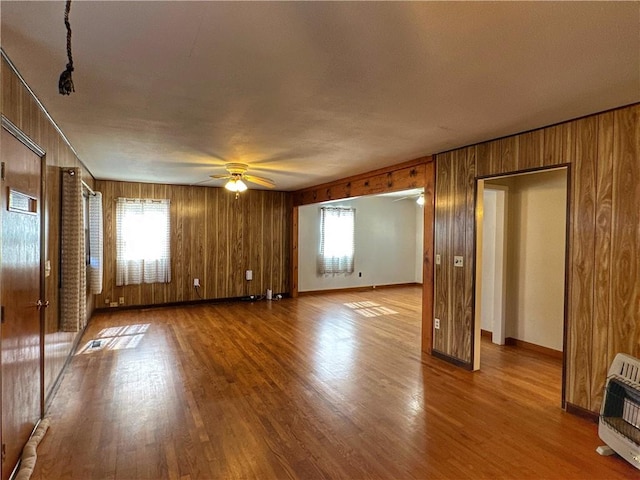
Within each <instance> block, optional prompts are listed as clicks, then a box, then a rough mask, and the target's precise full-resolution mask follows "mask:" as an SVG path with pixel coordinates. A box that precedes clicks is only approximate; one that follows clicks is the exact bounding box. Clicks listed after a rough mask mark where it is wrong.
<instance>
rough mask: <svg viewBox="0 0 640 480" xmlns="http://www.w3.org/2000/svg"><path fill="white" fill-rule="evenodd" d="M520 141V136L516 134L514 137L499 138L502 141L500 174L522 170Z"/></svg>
mask: <svg viewBox="0 0 640 480" xmlns="http://www.w3.org/2000/svg"><path fill="white" fill-rule="evenodd" d="M519 141H520V136H518V135H515V136H513V137H505V138H501V139H500V140H499V142H500V171H499V172H496V173H499V174H503V173H513V172H518V171H520V170H521V168H520V167H519V165H518V164H519V163H520V157H519V150H518V146H519Z"/></svg>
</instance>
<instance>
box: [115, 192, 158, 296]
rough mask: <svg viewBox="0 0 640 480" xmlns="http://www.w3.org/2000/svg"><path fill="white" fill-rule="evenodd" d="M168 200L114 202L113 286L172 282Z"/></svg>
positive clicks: (129, 199) (121, 199)
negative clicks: (114, 275) (115, 242)
mask: <svg viewBox="0 0 640 480" xmlns="http://www.w3.org/2000/svg"><path fill="white" fill-rule="evenodd" d="M169 210H170V204H169V200H151V199H139V198H136V199H132V198H118V199H117V200H116V235H117V245H116V285H136V284H140V283H169V282H170V281H171V258H170V251H171V248H170V236H171V229H170V222H169Z"/></svg>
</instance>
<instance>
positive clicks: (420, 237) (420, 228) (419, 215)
mask: <svg viewBox="0 0 640 480" xmlns="http://www.w3.org/2000/svg"><path fill="white" fill-rule="evenodd" d="M415 210H416V259H415V267H416V273H415V282H416V283H422V253H423V252H422V245H423V241H424V207H421V206H420V205H418V204H417V203H416V204H415Z"/></svg>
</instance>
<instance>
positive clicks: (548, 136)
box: [542, 124, 570, 167]
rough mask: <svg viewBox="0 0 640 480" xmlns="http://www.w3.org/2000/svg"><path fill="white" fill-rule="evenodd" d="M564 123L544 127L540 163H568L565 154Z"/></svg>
mask: <svg viewBox="0 0 640 480" xmlns="http://www.w3.org/2000/svg"><path fill="white" fill-rule="evenodd" d="M565 130H566V124H561V125H555V126H553V127H548V128H545V129H544V145H543V149H542V165H543V166H544V167H551V166H554V165H562V164H564V163H569V161H570V160H569V159H568V158H567V157H566V155H565V151H566V149H565V141H566V136H565Z"/></svg>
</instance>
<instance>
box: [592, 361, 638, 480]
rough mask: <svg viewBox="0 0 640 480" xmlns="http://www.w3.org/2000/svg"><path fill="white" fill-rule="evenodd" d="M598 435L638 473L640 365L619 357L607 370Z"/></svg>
mask: <svg viewBox="0 0 640 480" xmlns="http://www.w3.org/2000/svg"><path fill="white" fill-rule="evenodd" d="M598 435H599V436H600V438H601V439H602V440H604V441H605V443H606V444H607V445H608V446H609V447H611V449H612V450H613V451H615V452H616V453H617V454H618V455H620V456H621V457H623V458H624V459H625V460H627V461H628V462H629V463H631V464H632V465H633V466H635V467H636V468H638V469H640V361H639V360H638V359H636V358H633V357H630V356H629V355H625V354H622V353H619V354H618V355H616V357H615V358H614V360H613V363H612V364H611V366H610V367H609V377H608V378H607V383H606V386H605V392H604V398H603V400H602V409H601V410H600V422H599V426H598Z"/></svg>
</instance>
